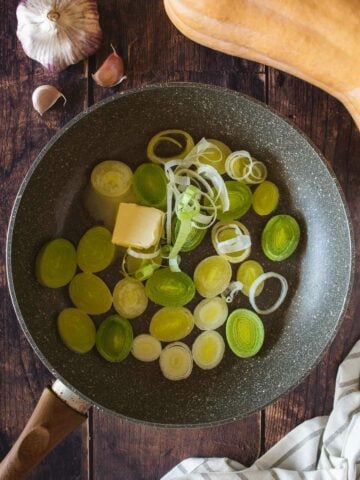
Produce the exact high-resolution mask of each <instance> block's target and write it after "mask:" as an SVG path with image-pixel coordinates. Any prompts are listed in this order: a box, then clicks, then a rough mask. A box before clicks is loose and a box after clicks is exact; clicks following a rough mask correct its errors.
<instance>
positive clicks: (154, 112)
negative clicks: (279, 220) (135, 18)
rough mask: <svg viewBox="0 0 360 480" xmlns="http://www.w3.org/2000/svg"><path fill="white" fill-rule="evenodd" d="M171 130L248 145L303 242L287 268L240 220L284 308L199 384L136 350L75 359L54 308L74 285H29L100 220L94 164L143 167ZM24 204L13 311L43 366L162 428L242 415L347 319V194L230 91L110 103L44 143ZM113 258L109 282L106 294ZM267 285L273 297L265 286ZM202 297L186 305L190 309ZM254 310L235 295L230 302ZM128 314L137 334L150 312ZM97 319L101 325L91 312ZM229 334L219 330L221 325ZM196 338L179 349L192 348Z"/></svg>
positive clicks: (185, 90) (299, 145)
mask: <svg viewBox="0 0 360 480" xmlns="http://www.w3.org/2000/svg"><path fill="white" fill-rule="evenodd" d="M168 128H182V129H185V130H187V131H189V132H190V133H191V134H192V135H193V136H194V138H195V139H196V140H200V138H201V137H203V136H205V137H208V138H217V139H220V140H222V141H224V142H225V143H226V144H228V145H229V146H230V148H231V149H233V150H238V149H246V150H249V151H250V152H251V153H252V154H253V155H254V156H255V157H256V158H258V159H260V160H263V161H265V162H266V164H267V166H268V169H269V179H270V180H273V181H275V183H277V184H278V185H279V188H280V192H281V205H280V208H279V213H285V212H286V213H290V214H293V215H294V216H295V217H296V218H297V219H298V220H299V222H300V225H301V230H302V239H301V244H300V248H299V249H298V251H297V253H296V254H295V255H293V257H291V259H289V260H288V261H285V262H280V263H276V262H271V261H269V260H266V258H265V257H264V255H263V254H262V253H261V249H260V248H259V232H260V231H261V229H262V228H263V226H264V225H265V223H266V221H267V218H266V217H265V218H260V217H257V216H256V215H254V214H253V213H248V214H246V215H245V216H244V217H243V218H242V221H243V222H244V223H245V225H247V226H248V228H249V229H250V231H251V232H253V233H254V236H253V242H254V248H253V251H252V255H251V257H250V258H254V259H258V260H259V261H260V262H261V263H262V264H263V266H264V270H265V271H276V272H279V273H281V274H283V275H285V277H286V278H287V279H288V281H289V285H290V291H289V295H288V299H287V302H286V303H285V305H284V306H283V308H282V309H280V310H279V311H277V312H276V313H274V314H272V315H268V316H263V321H264V324H265V330H266V340H265V345H264V348H263V349H262V351H261V352H260V354H259V355H257V356H256V357H254V358H252V359H248V360H241V359H238V358H237V357H235V356H234V355H233V354H232V353H231V352H230V350H229V349H228V348H227V350H226V354H225V357H224V360H223V362H222V363H221V364H220V366H219V367H218V368H216V369H214V370H213V371H202V370H200V369H198V368H194V370H193V373H192V375H191V377H190V378H189V379H187V380H185V381H181V382H170V381H168V380H166V379H165V378H163V377H162V375H161V373H160V369H159V367H158V365H154V364H145V363H142V362H138V361H137V360H135V359H134V358H132V357H131V356H130V357H128V359H126V360H125V361H124V362H122V363H120V364H111V363H107V362H105V361H104V360H103V359H102V358H101V357H100V356H99V355H98V354H97V352H96V351H95V350H94V351H92V352H91V353H89V354H86V355H77V354H75V353H72V352H70V351H69V350H68V349H67V348H66V347H65V346H64V345H63V344H62V342H61V341H60V339H59V338H58V335H57V331H56V316H57V314H58V312H59V311H60V310H61V309H62V308H64V307H66V306H70V301H69V297H68V293H67V289H66V288H63V289H57V290H52V289H46V288H43V287H41V286H40V285H39V284H38V283H37V282H36V280H35V278H34V273H33V270H34V258H35V256H36V253H37V252H38V250H39V248H40V246H41V245H42V244H43V243H44V242H45V241H46V240H48V239H50V238H54V237H57V236H64V237H66V238H68V239H70V240H71V241H73V242H74V243H77V242H78V240H79V238H80V237H81V235H82V234H83V232H84V231H85V230H86V228H88V227H89V226H91V225H93V224H94V222H92V221H91V219H90V218H89V217H88V216H87V214H86V212H85V210H84V209H83V206H82V192H83V190H84V187H85V185H86V183H87V181H88V178H89V174H90V172H91V169H92V168H93V166H94V165H95V164H96V163H98V162H99V161H101V160H105V159H120V160H122V161H124V162H126V163H128V164H129V165H130V166H131V167H132V168H135V167H136V166H137V165H139V164H141V163H142V162H144V161H146V156H145V150H146V144H147V141H148V140H149V138H150V137H151V136H152V135H153V134H154V133H156V132H158V131H159V130H162V129H168ZM36 165H37V166H36V168H35V169H33V170H32V173H31V174H29V175H28V177H27V178H26V180H25V183H24V185H23V187H22V191H21V192H20V196H19V197H18V199H17V202H18V206H17V209H15V210H14V216H13V218H12V226H11V228H10V236H9V242H10V246H9V262H10V263H9V265H10V267H11V274H10V277H11V276H12V278H10V287H11V290H12V296H13V299H14V303H15V305H16V307H17V310H18V311H17V313H18V316H19V317H20V321H21V323H22V326H23V328H24V330H25V332H26V333H27V335H28V337H29V339H30V341H31V343H32V345H33V346H34V347H35V349H36V351H37V353H38V354H39V355H40V357H41V358H42V359H43V360H44V361H45V363H46V365H47V366H48V367H49V368H50V369H51V370H52V371H53V372H55V373H56V374H57V375H60V377H61V378H63V379H64V380H65V381H66V382H67V383H69V384H71V385H72V386H73V387H74V388H75V389H76V390H77V391H79V392H81V393H82V394H83V395H85V396H86V397H88V398H89V399H90V400H91V401H93V402H95V403H96V404H97V405H98V406H100V407H102V408H105V409H109V410H112V411H113V412H115V413H118V414H120V415H124V416H127V417H130V418H132V419H136V420H139V421H145V422H152V423H158V424H164V425H194V424H202V423H211V422H220V421H226V420H230V419H233V418H241V417H244V416H246V415H247V414H249V413H250V412H252V411H255V410H257V409H260V408H262V407H263V406H264V405H266V404H267V403H269V402H271V401H272V400H274V399H275V398H277V397H278V396H279V395H281V394H282V393H284V392H285V391H287V390H288V389H289V388H291V387H293V386H294V385H295V384H296V383H298V382H299V381H300V379H301V378H302V377H303V376H304V375H305V374H306V373H307V372H308V371H309V370H310V369H311V368H312V366H313V365H314V363H315V362H316V360H317V359H318V358H319V356H320V355H321V353H322V352H323V350H324V349H325V348H326V346H327V344H328V343H329V341H330V340H331V339H332V337H333V336H334V334H335V332H336V329H337V327H338V325H339V322H340V319H341V316H342V313H343V310H344V306H345V304H346V299H347V295H348V291H349V288H350V283H351V262H352V246H351V234H350V227H349V220H348V216H347V212H346V207H345V205H344V202H343V199H342V195H341V193H340V191H339V187H338V185H337V183H336V181H335V180H334V178H333V176H332V174H331V173H330V172H329V170H328V168H327V166H326V164H325V163H324V161H323V160H322V158H321V157H320V156H319V154H318V152H317V151H316V150H315V149H314V147H313V146H312V145H311V144H309V142H308V140H307V139H306V138H305V137H304V136H303V135H302V134H301V133H299V132H298V131H297V130H296V129H294V127H292V126H291V125H290V124H289V123H287V122H286V121H285V120H284V119H282V118H280V117H279V116H277V115H276V114H275V113H274V112H272V111H271V110H269V109H268V108H266V107H264V106H263V105H260V104H259V103H257V102H255V101H253V100H251V99H249V98H248V97H245V96H242V95H240V94H236V93H234V92H230V91H226V90H222V89H218V88H213V87H205V86H201V85H191V84H188V85H187V84H183V85H179V84H175V85H168V86H154V87H150V88H146V89H143V90H140V91H136V92H132V93H128V94H125V95H118V96H115V97H114V98H113V99H112V100H111V101H108V102H105V103H103V104H102V105H100V106H97V107H96V108H93V109H92V111H90V113H88V114H87V115H85V116H82V117H81V118H80V119H77V120H75V121H74V122H72V123H71V124H70V125H69V126H68V127H67V128H65V129H64V131H63V132H62V133H61V134H60V135H58V136H57V138H56V140H55V141H54V142H52V144H51V145H50V146H48V147H46V148H45V150H44V152H43V153H42V154H41V156H40V157H39V159H38V161H37V164H36ZM211 254H214V251H213V250H212V247H211V243H210V241H209V240H207V241H206V242H205V244H204V248H200V249H197V250H195V251H194V253H193V254H191V255H190V254H189V255H186V256H185V255H184V256H183V264H182V265H183V266H184V268H185V270H186V271H188V272H189V273H192V272H193V270H194V267H195V265H196V263H197V262H198V261H200V260H201V259H202V258H204V257H206V256H208V255H211ZM118 269H119V264H116V265H115V266H114V267H113V268H112V270H111V271H109V272H107V273H105V274H104V275H102V276H103V278H105V279H106V281H107V282H108V283H109V285H110V286H111V287H112V286H114V285H115V283H116V281H117V280H118V279H119V274H118ZM269 286H270V290H271V285H269ZM198 300H199V297H197V299H196V300H195V301H193V302H192V303H191V304H190V308H192V307H194V305H196V301H198ZM238 306H242V307H248V306H249V303H248V301H247V299H246V297H244V296H243V295H240V296H239V298H238V299H237V301H236V302H234V304H233V305H232V307H231V308H232V309H235V308H237V307H238ZM155 310H156V308H154V307H152V308H150V309H148V311H147V313H146V315H144V316H143V317H142V318H139V319H135V320H132V323H133V327H134V332H135V334H136V333H140V332H146V331H147V330H148V324H149V321H150V318H151V314H152V313H153V312H154V311H155ZM93 318H94V320H95V322H96V324H97V325H98V324H99V323H100V321H101V320H102V318H103V317H93ZM222 333H224V331H223V330H222ZM195 335H196V334H193V335H192V336H191V337H189V339H186V340H185V341H186V342H187V343H189V344H191V342H192V340H193V338H194V336H195Z"/></svg>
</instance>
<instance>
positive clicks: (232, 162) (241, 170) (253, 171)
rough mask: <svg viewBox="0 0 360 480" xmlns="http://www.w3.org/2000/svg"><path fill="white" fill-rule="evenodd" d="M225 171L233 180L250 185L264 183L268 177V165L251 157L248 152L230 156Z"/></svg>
mask: <svg viewBox="0 0 360 480" xmlns="http://www.w3.org/2000/svg"><path fill="white" fill-rule="evenodd" d="M225 169H226V173H227V174H228V175H229V177H230V178H232V179H233V180H237V181H239V182H245V183H248V184H250V185H255V184H257V183H262V182H263V181H264V180H266V177H267V168H266V165H265V164H264V163H263V162H260V161H259V160H256V159H255V158H253V157H251V155H250V153H249V152H247V151H246V150H239V151H236V152H233V153H232V154H230V155H229V156H228V158H227V159H226V162H225Z"/></svg>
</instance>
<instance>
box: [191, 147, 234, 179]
mask: <svg viewBox="0 0 360 480" xmlns="http://www.w3.org/2000/svg"><path fill="white" fill-rule="evenodd" d="M206 141H207V142H209V144H210V145H209V146H208V148H206V149H204V150H203V152H202V153H201V154H200V155H199V157H198V159H199V161H200V163H206V164H207V165H211V166H212V167H214V168H216V170H217V171H218V172H219V173H220V174H221V175H223V174H224V173H225V171H226V170H225V161H226V159H227V157H228V156H229V155H230V153H231V150H230V148H229V147H228V146H227V145H225V143H223V142H220V140H213V139H210V138H209V139H206Z"/></svg>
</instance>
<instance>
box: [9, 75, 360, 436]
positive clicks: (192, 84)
mask: <svg viewBox="0 0 360 480" xmlns="http://www.w3.org/2000/svg"><path fill="white" fill-rule="evenodd" d="M181 87H185V88H194V87H195V88H198V89H208V90H212V91H214V92H225V93H227V94H229V95H234V96H237V97H238V96H240V97H243V98H245V99H246V100H247V101H249V102H250V103H254V104H256V105H258V106H260V107H262V108H265V109H267V110H268V111H270V112H271V113H272V114H274V115H275V116H276V117H278V118H280V119H281V120H282V121H284V122H286V124H287V125H288V126H289V127H290V128H291V129H293V130H294V131H295V132H296V133H298V134H300V135H301V136H302V137H303V138H304V140H305V141H306V142H307V143H308V144H309V146H310V147H311V148H312V150H314V152H315V153H316V154H317V156H318V157H319V158H320V160H321V161H322V163H323V164H324V166H325V168H326V169H327V171H328V173H329V174H330V177H331V179H332V180H333V182H334V184H335V187H336V189H337V191H338V192H339V195H340V198H341V201H342V207H343V209H344V212H345V216H346V220H347V228H348V236H349V250H350V252H349V253H350V265H349V274H348V284H347V291H346V294H345V296H344V299H343V303H342V306H341V312H340V315H339V317H338V319H337V322H336V325H335V328H334V329H333V331H332V333H331V335H330V337H329V339H328V341H327V343H326V345H325V346H324V348H323V349H322V351H321V352H320V353H319V354H318V355H317V357H316V359H315V361H314V362H313V364H312V365H311V366H310V367H309V368H308V369H307V370H306V371H305V372H304V373H303V374H302V375H301V376H300V377H299V378H298V379H297V380H296V381H295V382H294V383H293V384H292V385H291V386H290V387H289V388H287V389H286V390H285V391H283V392H281V393H279V394H277V393H276V394H275V395H273V397H272V398H271V399H269V401H268V402H266V403H265V404H263V405H262V406H261V407H260V408H254V409H253V410H250V411H249V412H247V413H246V414H245V415H243V414H239V415H234V416H231V417H228V418H224V419H220V420H212V421H209V422H200V423H184V424H177V423H159V422H151V421H148V420H140V419H137V418H133V417H129V416H126V415H124V414H121V413H119V412H116V411H114V410H111V409H110V408H107V407H104V406H103V405H101V404H99V403H97V402H96V401H94V400H93V399H90V398H89V397H87V396H86V395H85V394H83V393H82V392H80V391H79V390H77V389H76V388H75V387H74V386H73V385H72V384H71V383H69V382H68V381H67V380H66V379H65V378H63V377H62V375H61V374H60V373H59V372H58V371H57V370H56V369H54V368H53V366H52V365H51V364H50V362H49V361H48V359H47V358H46V356H45V355H44V354H43V353H42V352H41V350H40V349H39V348H38V346H37V344H36V342H35V340H34V338H33V336H32V335H31V334H30V331H29V330H28V327H27V324H26V321H25V319H24V317H23V315H22V312H21V309H20V306H19V304H18V301H17V297H16V292H15V287H14V279H13V274H12V260H11V251H12V238H13V233H14V227H15V221H16V216H17V211H18V209H19V206H20V202H21V198H22V194H23V192H24V191H25V189H26V187H27V185H28V183H29V181H30V179H31V177H32V175H33V173H34V172H35V170H36V169H37V167H38V165H39V164H40V163H41V162H42V160H43V158H44V157H45V155H46V154H47V152H48V150H49V149H50V148H51V147H52V146H53V145H54V144H55V143H56V142H57V141H58V139H59V138H61V137H62V135H63V134H64V133H65V132H66V131H67V130H68V129H70V128H72V127H73V126H74V125H75V124H76V123H78V121H79V120H81V119H82V118H83V117H85V116H87V115H88V114H89V113H92V112H94V111H96V110H97V109H98V108H101V107H102V106H104V105H106V104H107V103H111V102H113V101H116V100H117V99H119V98H121V97H124V96H125V97H126V96H131V95H136V94H138V93H140V92H143V91H151V90H161V89H163V88H181ZM5 259H6V276H7V284H8V289H9V293H10V298H11V301H12V305H13V307H14V310H15V314H16V317H17V319H18V322H19V323H20V326H21V329H22V331H23V333H24V334H25V337H26V339H27V340H28V342H29V343H30V345H31V347H32V349H33V350H34V351H35V353H36V355H37V356H38V358H39V359H40V360H41V362H42V363H43V364H44V365H45V367H46V368H47V369H48V370H49V371H50V373H51V374H52V375H53V376H55V378H57V379H59V380H61V382H63V383H64V385H66V386H67V387H68V388H70V389H71V390H72V391H73V392H74V393H76V394H77V395H79V396H80V397H81V398H83V399H85V400H86V401H87V402H89V403H90V404H91V405H92V406H94V407H95V408H96V409H98V410H100V411H104V412H106V413H108V414H110V415H115V416H117V417H120V418H122V419H124V420H127V421H130V422H133V423H137V424H143V425H148V426H153V427H160V428H169V429H170V428H204V427H213V426H219V425H225V424H227V423H231V422H233V421H239V420H244V419H245V418H248V417H249V416H251V415H253V414H255V413H257V412H260V411H261V410H263V409H264V408H266V407H267V406H268V405H271V404H272V403H274V402H275V401H277V400H278V399H279V398H281V397H282V396H283V395H287V394H288V393H289V392H291V391H292V390H293V389H294V388H296V387H297V386H298V385H299V384H300V383H301V382H302V381H303V380H304V379H305V378H306V377H307V375H309V373H310V372H311V371H312V370H313V369H314V368H315V367H316V366H317V365H318V364H319V363H320V361H321V359H322V358H323V356H324V355H325V353H326V352H327V350H328V349H329V347H330V345H331V344H332V342H333V340H334V339H335V337H336V335H337V333H338V331H339V329H340V326H341V324H342V321H343V319H344V317H345V315H346V312H347V309H348V306H349V302H350V297H351V293H352V287H353V283H354V276H355V237H354V229H353V224H352V220H351V214H350V210H349V207H348V205H347V201H346V197H345V194H344V192H343V190H342V187H341V185H340V182H339V180H338V178H337V177H336V175H335V172H334V171H333V169H332V167H331V166H330V164H329V163H328V161H327V160H326V158H325V156H324V155H323V154H322V152H321V151H320V150H319V148H318V147H317V146H316V145H315V144H314V143H313V141H312V140H311V139H310V138H309V137H308V136H307V135H306V134H305V133H304V132H303V131H302V130H301V129H300V128H299V127H297V126H296V125H294V124H293V123H292V122H291V121H290V120H289V119H288V118H287V117H285V116H284V115H283V114H281V113H279V112H277V111H276V110H275V109H274V108H272V107H270V106H269V105H267V104H265V103H263V102H261V101H259V100H257V99H255V98H253V97H250V96H249V95H246V94H244V93H242V92H238V91H236V90H232V89H230V88H226V87H221V86H216V85H211V84H204V83H196V82H162V83H154V84H150V85H143V86H140V87H138V88H132V89H129V90H126V91H122V92H118V93H116V94H114V95H111V96H109V97H107V98H105V99H103V100H101V101H99V102H97V103H95V104H94V105H92V106H91V107H88V108H86V109H85V110H83V111H82V112H80V113H79V114H78V115H76V116H75V117H74V118H72V119H71V120H70V121H69V122H67V123H66V124H65V125H64V126H63V127H62V128H61V129H59V130H58V131H57V132H56V133H55V135H53V137H52V138H51V139H50V140H49V142H47V143H46V145H45V146H44V147H43V148H42V149H41V151H40V153H39V154H38V155H37V157H36V158H35V160H34V161H33V163H32V164H31V166H30V168H29V169H28V171H27V173H26V175H25V177H24V178H23V180H22V182H21V185H20V187H19V190H18V192H17V194H16V197H15V200H14V203H13V207H12V210H11V214H10V220H9V225H8V230H7V237H6V253H5Z"/></svg>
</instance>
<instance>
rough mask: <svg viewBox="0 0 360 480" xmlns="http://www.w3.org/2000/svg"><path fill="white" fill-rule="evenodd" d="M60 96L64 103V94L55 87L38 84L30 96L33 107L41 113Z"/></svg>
mask: <svg viewBox="0 0 360 480" xmlns="http://www.w3.org/2000/svg"><path fill="white" fill-rule="evenodd" d="M61 97H62V98H63V99H64V105H65V103H66V98H65V95H64V94H62V93H61V92H59V90H58V89H57V88H55V87H53V86H52V85H40V87H37V88H35V90H34V91H33V94H32V97H31V98H32V104H33V107H34V109H35V110H36V111H37V112H38V113H40V115H42V114H43V113H45V112H46V111H47V110H49V108H51V107H52V106H53V105H55V103H56V102H57V101H58V100H59V98H61Z"/></svg>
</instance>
